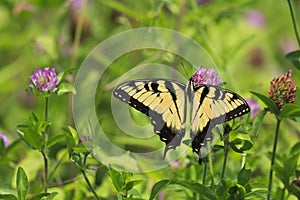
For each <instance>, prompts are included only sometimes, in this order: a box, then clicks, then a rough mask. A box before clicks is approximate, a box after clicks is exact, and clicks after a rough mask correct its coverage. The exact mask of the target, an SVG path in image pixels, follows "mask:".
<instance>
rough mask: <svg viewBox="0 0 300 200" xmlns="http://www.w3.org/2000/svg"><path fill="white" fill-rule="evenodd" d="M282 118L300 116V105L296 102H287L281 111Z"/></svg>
mask: <svg viewBox="0 0 300 200" xmlns="http://www.w3.org/2000/svg"><path fill="white" fill-rule="evenodd" d="M280 117H281V118H289V117H300V106H299V105H296V104H285V105H284V106H283V107H282V111H281V113H280Z"/></svg>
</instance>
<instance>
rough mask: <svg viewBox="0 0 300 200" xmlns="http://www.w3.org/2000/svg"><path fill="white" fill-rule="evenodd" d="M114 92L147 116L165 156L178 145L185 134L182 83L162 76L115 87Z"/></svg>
mask: <svg viewBox="0 0 300 200" xmlns="http://www.w3.org/2000/svg"><path fill="white" fill-rule="evenodd" d="M113 94H114V96H115V97H116V98H118V99H120V100H121V101H123V102H125V103H127V104H129V105H130V106H131V107H133V108H135V109H136V110H138V111H140V112H142V113H144V114H146V115H147V116H149V118H150V121H151V124H152V125H153V126H154V132H155V133H156V134H158V135H159V136H160V140H161V141H163V142H165V143H166V148H165V153H164V157H165V155H166V152H167V151H168V150H169V149H175V148H176V147H177V146H178V145H180V143H181V139H182V138H183V136H184V134H185V120H186V94H185V85H183V84H182V83H179V82H175V81H170V80H164V79H150V80H135V81H129V82H125V83H123V84H121V85H119V86H117V88H116V89H115V90H114V92H113Z"/></svg>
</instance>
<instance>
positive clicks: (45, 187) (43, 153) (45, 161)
mask: <svg viewBox="0 0 300 200" xmlns="http://www.w3.org/2000/svg"><path fill="white" fill-rule="evenodd" d="M48 106H49V99H48V97H46V98H45V113H44V114H45V115H44V120H45V121H47V120H48ZM42 136H43V141H42V142H43V144H42V150H41V153H42V156H43V159H44V192H45V193H46V192H47V190H48V156H47V148H46V144H47V140H48V135H47V132H46V131H45V132H43V133H42Z"/></svg>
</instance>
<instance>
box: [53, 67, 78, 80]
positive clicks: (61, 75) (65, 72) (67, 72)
mask: <svg viewBox="0 0 300 200" xmlns="http://www.w3.org/2000/svg"><path fill="white" fill-rule="evenodd" d="M77 69H78V68H76V67H74V68H70V69H68V70H66V71H63V72H60V73H59V74H57V79H58V80H59V82H61V81H62V80H64V78H65V77H66V76H67V75H69V74H71V73H73V72H75V71H77Z"/></svg>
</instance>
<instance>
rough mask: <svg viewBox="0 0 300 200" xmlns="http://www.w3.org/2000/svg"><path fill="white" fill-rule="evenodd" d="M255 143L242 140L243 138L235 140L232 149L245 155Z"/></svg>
mask: <svg viewBox="0 0 300 200" xmlns="http://www.w3.org/2000/svg"><path fill="white" fill-rule="evenodd" d="M252 146H253V143H252V142H251V141H250V140H247V139H242V138H235V139H234V140H233V141H231V142H230V147H231V148H232V150H234V151H235V152H238V153H243V152H244V151H247V150H249V149H251V148H252Z"/></svg>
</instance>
